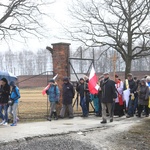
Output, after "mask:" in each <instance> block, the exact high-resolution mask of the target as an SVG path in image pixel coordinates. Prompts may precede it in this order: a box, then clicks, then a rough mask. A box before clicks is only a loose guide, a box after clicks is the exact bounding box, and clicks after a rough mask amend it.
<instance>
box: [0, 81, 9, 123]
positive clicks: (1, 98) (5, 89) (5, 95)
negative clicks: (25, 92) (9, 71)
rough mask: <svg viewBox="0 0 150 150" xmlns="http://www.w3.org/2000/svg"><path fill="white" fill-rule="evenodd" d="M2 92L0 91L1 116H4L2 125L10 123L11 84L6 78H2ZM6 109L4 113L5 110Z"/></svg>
mask: <svg viewBox="0 0 150 150" xmlns="http://www.w3.org/2000/svg"><path fill="white" fill-rule="evenodd" d="M1 82H2V83H1V84H2V85H1V92H0V117H1V118H2V122H1V123H0V125H7V124H8V112H7V110H8V100H9V95H10V86H9V85H8V81H7V79H6V78H2V79H1ZM3 110H4V114H3V112H2V111H3Z"/></svg>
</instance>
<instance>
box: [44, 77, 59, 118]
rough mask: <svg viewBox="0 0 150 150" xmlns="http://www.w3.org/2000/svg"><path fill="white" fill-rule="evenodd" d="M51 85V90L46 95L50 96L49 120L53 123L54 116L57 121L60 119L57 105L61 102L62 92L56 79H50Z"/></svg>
mask: <svg viewBox="0 0 150 150" xmlns="http://www.w3.org/2000/svg"><path fill="white" fill-rule="evenodd" d="M49 84H50V86H49V89H48V90H47V91H46V93H47V95H48V98H49V102H50V115H49V117H48V118H47V120H49V121H51V119H52V117H53V115H54V119H55V120H57V119H58V117H57V112H56V105H57V103H58V102H59V97H60V90H59V87H58V85H57V84H56V82H55V80H54V79H50V80H49Z"/></svg>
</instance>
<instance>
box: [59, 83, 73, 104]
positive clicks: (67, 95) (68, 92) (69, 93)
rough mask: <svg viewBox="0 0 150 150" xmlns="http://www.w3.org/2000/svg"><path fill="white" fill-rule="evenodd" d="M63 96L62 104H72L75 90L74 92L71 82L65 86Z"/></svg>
mask: <svg viewBox="0 0 150 150" xmlns="http://www.w3.org/2000/svg"><path fill="white" fill-rule="evenodd" d="M62 94H63V101H62V103H63V104H64V105H69V104H72V99H73V98H74V95H75V90H74V87H73V85H72V84H71V83H70V82H68V83H64V84H63V92H62Z"/></svg>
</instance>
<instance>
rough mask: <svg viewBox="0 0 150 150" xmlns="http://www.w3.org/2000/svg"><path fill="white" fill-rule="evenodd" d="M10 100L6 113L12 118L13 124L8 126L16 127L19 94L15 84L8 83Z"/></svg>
mask: <svg viewBox="0 0 150 150" xmlns="http://www.w3.org/2000/svg"><path fill="white" fill-rule="evenodd" d="M10 88H11V93H10V99H11V101H12V102H13V103H12V104H11V105H9V108H8V113H9V114H11V115H12V116H13V123H12V124H11V125H10V126H16V125H17V108H18V103H19V98H20V92H19V88H18V87H17V86H16V85H15V82H13V81H11V82H10Z"/></svg>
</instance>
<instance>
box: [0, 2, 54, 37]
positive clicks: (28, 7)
mask: <svg viewBox="0 0 150 150" xmlns="http://www.w3.org/2000/svg"><path fill="white" fill-rule="evenodd" d="M52 1H53V0H3V1H1V2H0V39H5V40H6V39H7V38H13V37H14V35H16V34H17V35H20V36H21V37H23V38H26V37H27V34H31V35H34V36H36V37H40V36H41V35H42V36H43V35H44V34H43V33H42V28H43V24H42V23H41V20H42V17H43V16H44V15H46V14H45V13H44V7H43V6H47V5H48V4H51V3H52Z"/></svg>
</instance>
